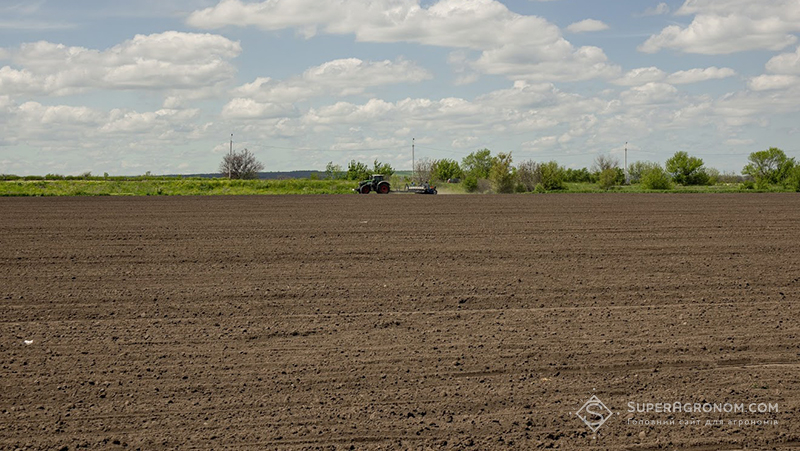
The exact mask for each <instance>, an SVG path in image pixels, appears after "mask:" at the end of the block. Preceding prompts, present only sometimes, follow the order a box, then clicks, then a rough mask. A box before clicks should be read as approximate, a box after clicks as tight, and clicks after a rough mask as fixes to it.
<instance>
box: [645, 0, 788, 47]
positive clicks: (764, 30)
mask: <svg viewBox="0 0 800 451" xmlns="http://www.w3.org/2000/svg"><path fill="white" fill-rule="evenodd" d="M676 14H678V15H684V16H694V18H693V20H692V22H691V23H690V24H689V25H687V26H681V25H671V26H669V27H666V28H664V29H663V30H662V31H661V32H660V33H659V34H655V35H652V36H650V38H649V39H647V41H645V42H644V43H643V44H642V45H640V46H639V50H640V51H642V52H645V53H656V52H658V51H660V50H662V49H674V50H680V51H683V52H687V53H699V54H707V55H715V54H730V53H735V52H741V51H746V50H756V49H766V50H773V51H774V50H781V49H783V48H785V47H787V46H789V45H791V44H794V43H795V42H797V37H796V36H795V35H793V33H796V32H798V31H800V2H797V1H796V0H775V1H771V2H752V1H747V0H686V1H685V2H684V4H683V6H681V8H680V9H678V11H677V12H676Z"/></svg>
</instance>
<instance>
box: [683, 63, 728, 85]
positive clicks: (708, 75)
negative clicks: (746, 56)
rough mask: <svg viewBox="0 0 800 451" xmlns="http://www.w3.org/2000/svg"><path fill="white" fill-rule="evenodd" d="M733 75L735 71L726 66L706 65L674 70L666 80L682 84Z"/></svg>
mask: <svg viewBox="0 0 800 451" xmlns="http://www.w3.org/2000/svg"><path fill="white" fill-rule="evenodd" d="M734 75H736V71H735V70H733V69H731V68H728V67H723V68H719V67H708V68H705V69H690V70H682V71H678V72H675V73H673V74H672V75H670V76H669V77H667V82H668V83H672V84H674V85H683V84H688V83H699V82H702V81H708V80H720V79H723V78H728V77H733V76H734Z"/></svg>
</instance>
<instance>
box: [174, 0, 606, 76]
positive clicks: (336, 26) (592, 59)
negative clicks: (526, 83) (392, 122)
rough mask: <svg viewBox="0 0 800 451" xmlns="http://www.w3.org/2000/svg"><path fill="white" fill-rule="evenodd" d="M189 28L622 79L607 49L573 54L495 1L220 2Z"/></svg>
mask: <svg viewBox="0 0 800 451" xmlns="http://www.w3.org/2000/svg"><path fill="white" fill-rule="evenodd" d="M187 23H188V24H189V25H192V26H195V27H199V28H206V29H217V28H221V27H225V26H256V27H259V28H261V29H264V30H280V29H286V28H294V29H296V30H298V31H301V32H302V33H303V34H304V35H305V36H307V37H308V36H313V35H314V34H316V33H317V32H319V31H322V32H324V33H328V34H353V35H355V37H356V40H358V41H362V42H414V43H419V44H423V45H432V46H440V47H451V48H459V49H471V50H477V51H480V52H481V56H480V57H479V58H478V59H477V60H476V61H473V62H471V63H469V66H471V67H472V68H474V69H477V70H479V71H482V72H484V73H490V74H498V75H506V76H509V77H512V78H515V79H518V78H529V79H531V80H549V79H561V80H564V81H569V80H573V81H574V80H587V79H591V78H597V77H613V76H616V74H617V72H619V68H618V67H616V66H614V65H612V64H609V63H608V60H607V57H606V55H605V54H604V53H603V51H602V50H601V49H599V48H597V47H580V48H575V47H574V46H573V45H572V44H570V43H569V42H568V41H566V40H565V39H564V38H563V37H562V35H561V32H560V30H559V28H558V27H557V26H555V25H554V24H552V23H550V22H548V21H547V20H545V19H543V18H541V17H537V16H526V15H520V14H517V13H514V12H512V11H509V9H508V8H507V7H506V6H505V5H503V4H502V3H500V2H498V1H495V0H473V1H470V2H464V1H463V0H439V1H438V2H435V3H433V4H432V5H430V6H425V7H423V6H421V5H420V0H372V1H368V0H353V1H349V2H345V3H340V2H335V3H334V2H318V1H316V0H269V1H265V2H258V3H243V2H242V1H240V0H222V1H221V2H220V3H219V4H217V5H216V6H214V7H211V8H206V9H203V10H199V11H195V12H194V13H192V14H191V15H190V16H189V18H188V19H187ZM498 30H502V33H498V32H497V31H498Z"/></svg>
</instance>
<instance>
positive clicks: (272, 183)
mask: <svg viewBox="0 0 800 451" xmlns="http://www.w3.org/2000/svg"><path fill="white" fill-rule="evenodd" d="M355 186H356V183H355V182H349V181H344V180H307V179H289V180H227V179H154V180H151V179H140V180H27V181H26V180H15V181H0V196H198V195H210V196H216V195H245V194H344V193H351V192H353V191H352V190H353V188H354V187H355Z"/></svg>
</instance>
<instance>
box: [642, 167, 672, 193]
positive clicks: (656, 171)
mask: <svg viewBox="0 0 800 451" xmlns="http://www.w3.org/2000/svg"><path fill="white" fill-rule="evenodd" d="M641 183H642V186H643V187H645V188H647V189H652V190H665V189H670V188H672V180H671V179H670V178H669V174H667V171H665V170H664V168H662V167H661V165H655V166H653V167H652V168H650V169H647V170H646V171H645V172H644V173H642V179H641Z"/></svg>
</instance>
